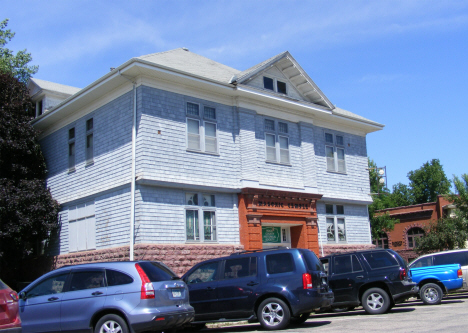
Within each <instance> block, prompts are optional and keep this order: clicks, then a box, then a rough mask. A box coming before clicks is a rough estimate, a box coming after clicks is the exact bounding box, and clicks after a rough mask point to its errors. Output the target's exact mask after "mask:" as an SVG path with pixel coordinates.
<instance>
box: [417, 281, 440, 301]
mask: <svg viewBox="0 0 468 333" xmlns="http://www.w3.org/2000/svg"><path fill="white" fill-rule="evenodd" d="M443 294H444V293H443V291H442V288H440V287H439V286H438V285H437V284H435V283H427V284H425V285H424V286H422V287H421V290H420V292H419V295H420V297H421V300H422V301H423V303H424V304H427V305H435V304H439V303H440V302H441V301H442V295H443Z"/></svg>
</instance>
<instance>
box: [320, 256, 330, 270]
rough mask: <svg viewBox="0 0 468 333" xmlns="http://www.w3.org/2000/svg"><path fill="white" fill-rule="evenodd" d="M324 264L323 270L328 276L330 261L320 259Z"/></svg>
mask: <svg viewBox="0 0 468 333" xmlns="http://www.w3.org/2000/svg"><path fill="white" fill-rule="evenodd" d="M320 261H321V262H322V266H323V270H324V271H325V273H327V274H328V259H320Z"/></svg>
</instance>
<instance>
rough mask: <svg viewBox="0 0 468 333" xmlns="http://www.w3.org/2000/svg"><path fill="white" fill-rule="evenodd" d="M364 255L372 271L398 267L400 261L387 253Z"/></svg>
mask: <svg viewBox="0 0 468 333" xmlns="http://www.w3.org/2000/svg"><path fill="white" fill-rule="evenodd" d="M362 255H363V256H364V258H365V259H366V261H367V262H368V263H369V266H370V267H371V268H372V269H377V268H384V267H390V266H398V261H397V260H396V259H395V257H393V256H392V255H391V254H390V253H388V252H387V251H378V252H368V253H363V254H362Z"/></svg>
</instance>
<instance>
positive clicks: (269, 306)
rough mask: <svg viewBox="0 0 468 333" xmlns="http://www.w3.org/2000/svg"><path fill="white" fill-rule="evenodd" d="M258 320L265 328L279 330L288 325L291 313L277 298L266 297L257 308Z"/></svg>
mask: <svg viewBox="0 0 468 333" xmlns="http://www.w3.org/2000/svg"><path fill="white" fill-rule="evenodd" d="M257 317H258V321H259V322H260V324H261V325H262V327H263V328H264V329H266V330H281V329H283V328H285V327H286V326H288V325H289V321H290V319H291V313H290V311H289V307H288V305H287V304H286V303H285V302H283V301H282V300H280V299H279V298H267V299H266V300H264V301H263V302H262V303H261V304H260V306H259V307H258V310H257Z"/></svg>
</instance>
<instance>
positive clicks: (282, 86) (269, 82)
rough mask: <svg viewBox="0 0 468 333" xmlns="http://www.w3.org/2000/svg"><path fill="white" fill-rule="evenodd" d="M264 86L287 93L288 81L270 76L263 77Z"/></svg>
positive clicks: (280, 92)
mask: <svg viewBox="0 0 468 333" xmlns="http://www.w3.org/2000/svg"><path fill="white" fill-rule="evenodd" d="M263 88H265V89H268V90H273V91H275V92H277V93H279V94H284V95H287V90H286V82H284V81H280V80H278V79H272V78H271V77H268V76H264V77H263Z"/></svg>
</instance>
